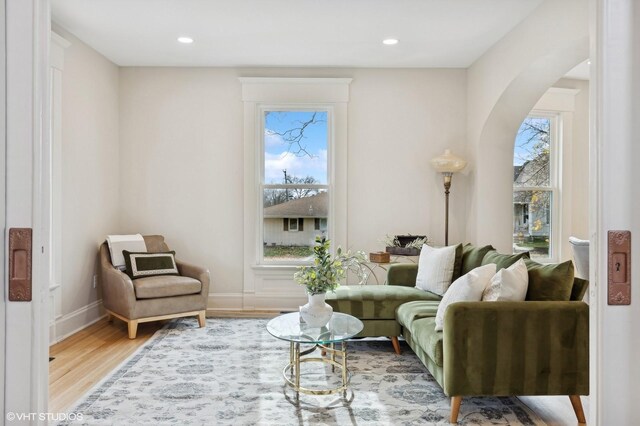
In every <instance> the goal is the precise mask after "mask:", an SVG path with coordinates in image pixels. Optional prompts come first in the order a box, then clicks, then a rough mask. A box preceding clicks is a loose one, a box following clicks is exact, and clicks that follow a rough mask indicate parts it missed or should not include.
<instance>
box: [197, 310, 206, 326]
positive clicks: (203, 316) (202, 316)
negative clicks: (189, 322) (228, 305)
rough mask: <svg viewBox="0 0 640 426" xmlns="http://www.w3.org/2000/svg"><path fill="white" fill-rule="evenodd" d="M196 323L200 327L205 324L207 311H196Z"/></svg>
mask: <svg viewBox="0 0 640 426" xmlns="http://www.w3.org/2000/svg"><path fill="white" fill-rule="evenodd" d="M198 324H199V325H200V328H202V327H204V326H205V325H207V311H200V312H198Z"/></svg>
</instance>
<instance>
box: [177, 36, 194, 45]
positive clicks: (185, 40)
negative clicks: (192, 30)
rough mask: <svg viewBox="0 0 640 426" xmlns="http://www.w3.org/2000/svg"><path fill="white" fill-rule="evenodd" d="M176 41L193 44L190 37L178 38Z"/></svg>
mask: <svg viewBox="0 0 640 426" xmlns="http://www.w3.org/2000/svg"><path fill="white" fill-rule="evenodd" d="M178 41H179V42H180V43H184V44H190V43H193V39H192V38H191V37H178Z"/></svg>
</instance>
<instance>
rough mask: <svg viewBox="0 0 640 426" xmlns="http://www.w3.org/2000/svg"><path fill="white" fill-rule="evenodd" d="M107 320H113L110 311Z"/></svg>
mask: <svg viewBox="0 0 640 426" xmlns="http://www.w3.org/2000/svg"><path fill="white" fill-rule="evenodd" d="M107 322H113V315H111V313H110V312H107Z"/></svg>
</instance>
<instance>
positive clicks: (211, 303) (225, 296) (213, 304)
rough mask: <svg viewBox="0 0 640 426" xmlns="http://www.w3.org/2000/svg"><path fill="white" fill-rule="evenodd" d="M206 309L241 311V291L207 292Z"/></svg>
mask: <svg viewBox="0 0 640 426" xmlns="http://www.w3.org/2000/svg"><path fill="white" fill-rule="evenodd" d="M207 309H215V310H218V311H241V310H242V309H243V298H242V293H209V298H208V299H207Z"/></svg>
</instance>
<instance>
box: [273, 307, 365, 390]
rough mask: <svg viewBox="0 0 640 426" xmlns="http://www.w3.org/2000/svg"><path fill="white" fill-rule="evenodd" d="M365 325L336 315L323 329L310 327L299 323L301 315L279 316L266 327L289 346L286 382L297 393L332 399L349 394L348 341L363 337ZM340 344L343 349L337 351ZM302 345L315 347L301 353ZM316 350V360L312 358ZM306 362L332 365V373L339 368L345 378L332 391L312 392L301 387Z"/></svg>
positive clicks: (353, 319) (285, 374)
mask: <svg viewBox="0 0 640 426" xmlns="http://www.w3.org/2000/svg"><path fill="white" fill-rule="evenodd" d="M363 328H364V325H363V324H362V321H360V320H359V319H358V318H356V317H353V316H351V315H347V314H342V313H339V312H334V314H333V316H332V317H331V320H330V321H329V323H328V324H327V325H326V326H324V327H320V328H318V327H309V326H307V324H306V323H305V322H304V321H302V320H301V319H300V314H299V313H298V312H293V313H290V314H284V315H280V316H279V317H277V318H274V319H272V320H271V321H269V323H268V324H267V330H268V331H269V333H270V334H271V335H272V336H274V337H277V338H278V339H281V340H285V341H287V342H289V345H290V346H289V364H287V365H286V366H285V367H284V369H283V370H282V376H283V377H284V379H285V381H286V382H287V383H288V384H289V385H290V386H291V387H292V388H293V389H295V391H296V394H298V393H300V392H302V393H306V394H308V395H329V394H332V393H337V392H341V391H345V392H346V390H347V386H348V385H349V380H350V379H351V373H350V372H349V369H348V368H347V339H350V338H352V337H354V336H355V335H356V334H358V333H360V332H361V331H362V329H363ZM336 343H339V344H340V349H337V348H336ZM301 344H312V345H313V346H312V347H311V348H309V349H305V350H303V351H300V345H301ZM316 349H318V350H319V354H317V356H307V355H311V354H312V353H313V352H314V351H316ZM304 362H323V363H325V364H330V365H331V367H332V371H335V368H336V367H337V368H338V369H339V370H340V373H341V376H342V385H341V386H337V387H334V388H330V389H310V388H306V387H304V386H301V385H300V364H301V363H304Z"/></svg>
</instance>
